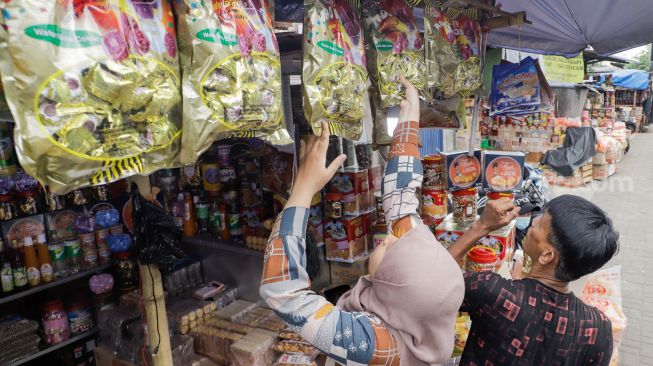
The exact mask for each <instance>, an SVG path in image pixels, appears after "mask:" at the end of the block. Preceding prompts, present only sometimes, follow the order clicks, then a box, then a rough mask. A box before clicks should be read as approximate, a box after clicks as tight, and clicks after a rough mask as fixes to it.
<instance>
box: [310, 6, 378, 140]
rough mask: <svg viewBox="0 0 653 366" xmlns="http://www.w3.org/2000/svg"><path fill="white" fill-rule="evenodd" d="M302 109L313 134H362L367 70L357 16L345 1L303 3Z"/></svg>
mask: <svg viewBox="0 0 653 366" xmlns="http://www.w3.org/2000/svg"><path fill="white" fill-rule="evenodd" d="M304 5H305V9H306V17H305V19H304V48H303V52H304V60H303V70H302V77H303V84H302V85H303V89H304V90H303V91H304V109H305V116H306V119H307V121H308V122H309V123H310V125H311V127H312V130H313V132H314V133H315V134H316V135H319V134H320V133H321V130H322V124H321V122H322V121H323V120H326V121H327V122H328V123H329V130H330V132H331V134H334V135H338V136H341V137H346V138H348V139H351V140H358V139H359V138H360V136H361V133H362V132H363V121H362V120H363V116H364V113H365V99H366V98H367V97H368V95H367V85H368V78H367V70H366V69H365V48H364V39H363V32H362V29H361V24H360V19H359V18H358V13H357V12H355V11H354V9H353V8H352V7H351V6H350V5H349V4H348V2H347V0H305V2H304Z"/></svg>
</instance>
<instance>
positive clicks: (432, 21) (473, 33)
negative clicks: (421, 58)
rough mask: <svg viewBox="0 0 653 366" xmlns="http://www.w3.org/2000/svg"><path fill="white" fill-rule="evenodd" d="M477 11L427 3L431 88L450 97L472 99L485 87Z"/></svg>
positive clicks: (427, 55) (425, 18)
mask: <svg viewBox="0 0 653 366" xmlns="http://www.w3.org/2000/svg"><path fill="white" fill-rule="evenodd" d="M479 16H480V14H479V10H478V9H476V8H471V7H470V8H451V7H449V8H446V7H445V5H444V2H443V1H427V3H426V6H425V8H424V29H425V32H424V38H425V40H426V45H425V48H426V50H425V58H426V65H427V77H428V86H429V88H437V89H438V90H439V91H440V92H441V93H442V94H444V95H445V96H447V97H450V96H454V95H458V94H460V95H463V96H469V95H470V94H471V93H472V92H474V91H475V90H477V89H478V88H480V87H481V86H482V84H483V76H482V73H481V50H482V48H484V47H485V46H484V45H483V41H482V40H483V37H482V35H481V26H480V24H479V22H478V18H479Z"/></svg>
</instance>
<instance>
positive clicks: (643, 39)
mask: <svg viewBox="0 0 653 366" xmlns="http://www.w3.org/2000/svg"><path fill="white" fill-rule="evenodd" d="M497 5H501V10H504V11H507V12H510V13H516V12H521V11H525V12H526V16H527V18H528V19H529V20H530V21H531V22H532V24H524V25H522V26H513V27H507V28H500V29H493V30H492V31H491V32H490V34H489V40H488V43H489V44H490V45H492V46H495V47H503V48H512V49H521V50H523V51H526V52H533V53H544V54H554V55H561V56H567V57H573V56H576V55H578V54H579V53H580V52H581V51H583V50H584V49H585V48H586V47H587V46H591V47H592V48H593V49H594V51H596V53H597V54H599V55H601V56H604V55H610V54H614V53H617V52H620V51H624V50H627V49H630V48H633V47H637V46H641V45H644V44H648V43H652V42H653V21H651V19H653V2H652V1H651V0H498V1H497Z"/></svg>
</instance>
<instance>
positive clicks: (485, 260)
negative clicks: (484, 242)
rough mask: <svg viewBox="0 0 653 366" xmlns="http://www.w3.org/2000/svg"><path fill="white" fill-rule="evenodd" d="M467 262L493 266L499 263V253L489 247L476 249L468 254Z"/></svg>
mask: <svg viewBox="0 0 653 366" xmlns="http://www.w3.org/2000/svg"><path fill="white" fill-rule="evenodd" d="M467 260H469V261H472V262H475V263H482V264H491V263H495V262H496V261H497V253H495V252H494V250H492V249H490V248H488V247H474V248H472V249H471V250H470V251H469V252H468V253H467Z"/></svg>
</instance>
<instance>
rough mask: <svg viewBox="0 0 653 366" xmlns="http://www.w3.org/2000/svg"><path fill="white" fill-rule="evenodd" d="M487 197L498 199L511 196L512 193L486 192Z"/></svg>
mask: <svg viewBox="0 0 653 366" xmlns="http://www.w3.org/2000/svg"><path fill="white" fill-rule="evenodd" d="M487 198H488V199H490V200H498V199H501V198H510V199H512V198H513V194H512V193H511V192H488V194H487Z"/></svg>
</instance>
